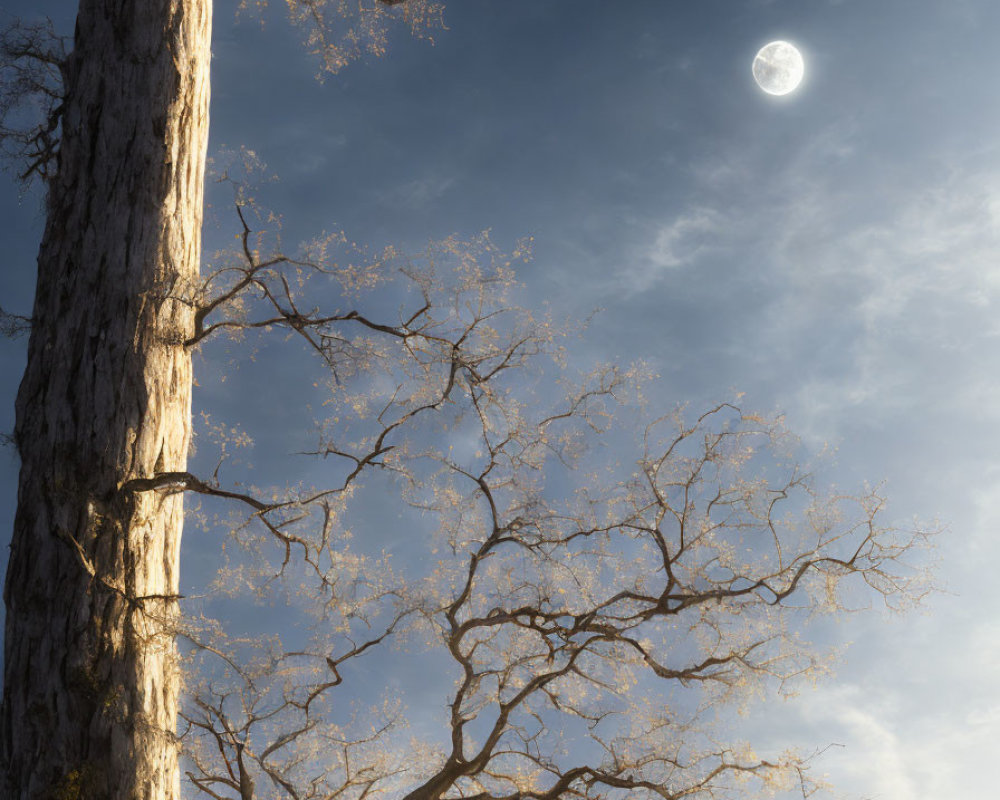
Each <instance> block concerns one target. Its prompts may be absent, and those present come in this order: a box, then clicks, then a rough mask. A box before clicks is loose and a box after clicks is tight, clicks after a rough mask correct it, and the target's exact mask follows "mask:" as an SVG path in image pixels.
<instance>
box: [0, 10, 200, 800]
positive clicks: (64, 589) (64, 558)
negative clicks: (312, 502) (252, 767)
mask: <svg viewBox="0 0 1000 800" xmlns="http://www.w3.org/2000/svg"><path fill="white" fill-rule="evenodd" d="M210 25H211V0H81V4H80V10H79V17H78V20H77V32H76V43H75V49H74V52H73V54H72V55H71V56H70V60H69V63H68V72H67V103H66V107H65V114H64V117H63V136H62V142H61V151H60V156H59V159H60V160H59V164H58V171H57V174H56V177H55V178H54V181H53V183H52V185H51V186H50V190H49V199H48V219H47V225H46V230H45V234H44V238H43V240H42V244H41V248H40V252H39V259H38V286H37V290H36V298H35V306H34V313H33V328H32V334H31V340H30V344H29V352H28V365H27V369H26V371H25V375H24V378H23V380H22V383H21V387H20V392H19V394H18V398H17V426H16V429H15V438H16V441H17V445H18V448H19V450H20V454H21V461H22V466H21V475H20V484H19V489H18V509H17V517H16V520H15V523H14V536H13V544H12V548H11V558H10V566H9V569H8V574H7V583H6V588H5V592H4V600H5V602H6V605H7V628H6V643H5V674H4V694H3V707H2V715H0V758H2V763H0V791H2V796H3V797H4V798H11V799H12V800H13V799H14V798H17V799H19V800H21V799H27V798H32V800H35V799H36V798H61V799H63V800H68V799H69V798H88V800H104V798H108V799H109V800H111V799H114V800H119V799H121V800H125V798H128V800H136V799H138V798H142V800H147V799H148V800H153V799H154V798H155V799H156V800H166V799H167V798H170V800H176V798H178V797H179V773H178V767H177V748H176V744H175V726H176V703H177V690H178V685H177V676H176V664H175V651H174V644H173V640H172V636H171V635H170V619H171V618H172V616H173V615H174V613H175V609H176V601H175V600H174V599H172V596H174V595H176V593H177V588H178V556H179V551H180V536H181V523H182V508H181V496H180V495H179V494H176V495H165V494H162V493H157V492H146V493H143V494H140V495H132V494H131V493H129V492H124V491H122V490H121V487H122V486H123V484H124V483H125V482H126V481H128V480H130V479H133V478H149V477H151V476H153V475H154V474H156V473H157V472H160V471H182V470H184V469H185V466H186V464H185V462H186V457H187V446H188V438H189V433H190V391H191V363H190V357H189V354H188V353H187V352H186V350H185V348H184V345H183V342H184V341H185V339H187V338H188V337H189V336H190V335H191V332H192V330H193V313H192V309H191V308H190V307H189V306H188V305H186V304H185V303H183V302H180V301H178V300H176V299H173V297H172V296H171V295H173V296H176V295H177V294H178V293H179V290H180V289H181V288H182V287H185V286H190V285H191V283H192V281H193V280H194V278H195V277H196V275H197V269H198V260H199V249H200V227H201V213H202V192H203V181H204V162H205V149H206V141H207V131H208V89H209V83H208V67H209V58H210V55H209V54H210V49H209V34H210Z"/></svg>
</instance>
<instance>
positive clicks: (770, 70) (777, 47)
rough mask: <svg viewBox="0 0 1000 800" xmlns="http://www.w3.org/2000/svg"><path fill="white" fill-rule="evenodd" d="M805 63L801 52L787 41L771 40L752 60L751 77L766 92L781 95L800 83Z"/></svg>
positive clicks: (792, 89)
mask: <svg viewBox="0 0 1000 800" xmlns="http://www.w3.org/2000/svg"><path fill="white" fill-rule="evenodd" d="M805 71H806V65H805V62H804V61H803V60H802V53H800V52H799V51H798V48H796V47H795V45H793V44H789V43H788V42H781V41H778V42H771V43H770V44H766V45H764V46H763V47H762V48H760V50H759V51H758V52H757V56H756V58H754V60H753V79H754V80H755V81H757V85H758V86H759V87H760V88H761V89H763V90H764V91H765V92H767V93H768V94H775V95H782V94H788V93H789V92H791V91H794V90H795V88H796V87H797V86H798V85H799V84H800V83H802V76H803V75H805Z"/></svg>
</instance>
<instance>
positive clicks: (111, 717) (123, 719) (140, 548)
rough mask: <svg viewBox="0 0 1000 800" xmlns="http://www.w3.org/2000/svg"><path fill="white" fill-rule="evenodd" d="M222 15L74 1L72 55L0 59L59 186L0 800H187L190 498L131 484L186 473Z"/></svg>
mask: <svg viewBox="0 0 1000 800" xmlns="http://www.w3.org/2000/svg"><path fill="white" fill-rule="evenodd" d="M414 2H415V4H416V5H417V6H425V5H426V1H425V0H414ZM292 5H293V6H294V5H295V4H292ZM327 5H329V6H330V7H331V8H332V9H333V11H337V10H338V6H340V5H343V4H338V3H329V4H327V3H323V2H309V3H307V4H304V5H303V7H304V8H305V7H308V8H309V9H311V10H312V12H313V14H312V17H311V20H303V21H306V22H308V21H311V22H313V23H315V24H317V25H318V24H320V23H324V24H325V22H326V19H325V18H324V17H322V15H321V13H320V12H322V11H323V10H324V7H325V6H327ZM377 8H378V10H379V11H385V12H387V13H388V12H390V9H388V8H387V7H386V8H383V7H382V6H381V5H378V7H377ZM359 9H360V7H359ZM293 10H294V9H293ZM344 10H345V12H350V8H349V7H347V6H345V7H344ZM211 11H212V4H211V0H142V1H141V2H139V0H126V1H125V2H118V1H116V2H111V0H81V3H80V7H79V13H78V17H77V24H76V31H75V35H74V41H73V48H72V52H70V53H69V54H68V55H64V54H63V51H62V49H61V48H62V42H61V40H60V39H59V38H58V37H55V36H54V35H52V34H51V31H50V28H49V26H46V25H41V26H32V25H26V24H15V25H13V26H11V27H9V28H8V29H7V30H6V32H5V35H4V37H3V46H2V47H0V69H2V71H3V78H4V88H3V92H2V93H0V139H2V143H3V145H4V147H5V149H6V151H7V152H8V153H9V154H13V155H14V156H20V157H22V162H21V166H20V167H19V168H18V174H19V175H20V176H21V177H23V178H25V179H28V178H31V177H33V176H41V177H42V178H44V179H45V180H46V183H47V208H46V212H47V221H46V228H45V233H44V237H43V240H42V243H41V247H40V250H39V257H38V280H37V289H36V297H35V303H34V309H33V311H32V314H31V317H30V319H31V336H30V340H29V346H28V365H27V368H26V371H25V375H24V378H23V380H22V383H21V386H20V391H19V394H18V400H17V422H16V427H15V433H14V438H15V442H16V445H17V447H18V451H19V453H20V456H21V473H20V484H19V490H18V510H17V516H16V520H15V525H14V534H13V543H12V549H11V558H10V565H9V569H8V575H7V581H6V585H5V594H4V598H5V603H6V606H7V622H6V639H5V664H4V668H5V678H4V696H3V704H2V710H0V792H2V794H3V796H4V797H11V798H38V797H48V796H58V797H96V798H130V800H131V799H133V798H139V797H141V798H150V799H151V800H152V798H176V797H177V796H178V792H179V788H178V787H179V779H178V776H179V773H178V769H177V763H176V760H177V759H176V744H175V733H174V731H175V718H176V694H177V681H176V674H175V673H176V668H175V664H174V662H175V657H174V647H173V644H172V635H171V634H170V632H169V625H168V626H167V627H164V622H165V621H167V622H168V621H169V620H170V619H171V617H172V616H173V615H174V614H175V609H176V594H177V574H178V556H179V550H180V533H181V522H182V507H181V498H180V495H170V496H159V495H156V494H151V493H147V494H141V493H140V494H137V493H134V492H128V491H123V487H124V486H125V485H126V484H127V483H128V482H129V481H131V480H137V479H138V480H143V479H149V478H153V477H155V476H156V475H158V474H160V473H162V472H165V471H166V472H170V471H176V470H183V469H184V468H185V464H186V456H187V448H188V439H189V432H190V387H191V363H190V351H191V343H190V341H189V340H190V339H191V337H192V333H193V331H194V325H195V309H194V308H192V307H191V306H190V305H188V304H186V303H185V302H183V301H182V300H181V299H179V297H181V295H180V294H178V291H182V287H184V286H190V285H193V284H194V283H196V279H197V274H198V262H199V259H200V230H201V220H202V194H203V181H204V165H205V148H206V142H207V133H208V97H209V71H208V66H209V60H210V43H209V38H210V23H211ZM359 13H360V12H359ZM392 13H408V12H392ZM355 16H356V17H357V18H358V19H359V20H361V21H366V20H371V19H372V18H373V17H372V14H370V13H368V14H360V16H358V15H357V14H356V15H355ZM378 19H379V20H381V19H382V17H381V16H378ZM368 30H370V31H371V32H372V33H373V34H375V33H377V30H378V27H377V25H376V24H375V23H372V24H371V25H369V27H368ZM347 31H348V32H347V34H346V35H347V36H348V38H351V34H350V28H349V27H348V29H347ZM330 66H335V64H333V63H331V64H330ZM32 104H34V106H35V111H36V113H35V114H34V115H32V114H31V113H25V112H30V110H31V107H32ZM175 290H176V291H175ZM11 319H12V318H11V317H9V316H5V317H4V324H5V325H6V324H8V323H9V322H10V321H11ZM13 319H14V320H15V321H16V318H13Z"/></svg>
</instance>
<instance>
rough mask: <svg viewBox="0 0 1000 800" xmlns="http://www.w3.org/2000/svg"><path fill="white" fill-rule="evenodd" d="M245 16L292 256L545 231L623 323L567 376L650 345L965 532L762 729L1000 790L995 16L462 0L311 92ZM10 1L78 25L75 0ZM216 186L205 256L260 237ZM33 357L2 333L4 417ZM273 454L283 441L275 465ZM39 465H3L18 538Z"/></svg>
mask: <svg viewBox="0 0 1000 800" xmlns="http://www.w3.org/2000/svg"><path fill="white" fill-rule="evenodd" d="M235 5H236V4H235V3H233V2H218V3H217V4H216V9H215V23H214V24H215V38H214V44H213V55H214V60H213V89H212V92H213V94H212V133H211V143H210V150H211V152H212V153H214V154H219V153H221V152H222V151H223V150H224V148H238V147H240V146H245V147H248V148H251V149H252V150H253V151H254V152H256V153H257V154H258V156H259V157H260V158H261V159H262V160H263V161H264V162H266V164H267V167H268V172H269V173H273V174H275V175H277V176H279V178H278V180H276V181H274V182H271V183H268V184H267V186H266V189H262V193H266V203H267V204H268V205H269V206H270V207H272V208H275V209H278V210H280V212H281V214H282V215H283V218H284V225H285V228H284V238H285V239H286V241H298V240H300V239H305V238H307V237H308V236H310V235H313V234H315V233H316V232H318V231H321V230H323V229H334V228H343V229H344V230H346V231H348V232H349V233H350V235H351V237H352V238H354V239H356V240H357V241H359V242H365V243H368V244H369V245H371V246H372V247H374V248H379V247H382V246H384V245H386V244H389V243H393V244H397V245H399V246H401V247H403V248H404V249H405V248H409V249H418V248H420V247H421V246H422V245H423V244H424V243H426V241H427V240H428V239H437V238H442V237H445V236H447V235H449V234H452V233H458V234H459V235H461V236H471V235H474V234H475V233H477V232H479V231H482V230H484V229H490V230H491V235H492V237H493V240H494V241H495V242H496V243H497V244H498V245H499V246H501V247H511V246H513V243H514V242H515V241H516V240H517V239H518V238H520V237H523V236H532V237H534V257H533V259H532V261H531V262H530V263H528V264H526V265H523V266H520V267H519V268H518V279H519V280H520V281H522V282H523V283H524V285H525V287H526V289H525V292H524V296H525V297H527V298H530V299H531V301H532V302H538V301H542V300H544V301H547V302H548V303H549V304H550V305H551V307H552V309H553V311H554V313H556V314H557V315H559V314H562V315H566V316H569V317H571V318H574V319H583V318H586V317H587V316H588V315H589V314H590V313H591V311H592V310H593V309H595V308H597V307H600V308H601V309H602V310H601V312H600V313H599V314H598V315H596V316H595V317H594V319H593V322H592V323H591V326H590V328H589V329H588V332H587V333H586V334H585V335H584V337H583V338H582V339H581V340H580V341H578V342H574V343H573V345H572V346H573V348H574V349H573V356H574V359H575V360H578V361H579V362H581V363H583V362H587V361H591V360H596V359H606V360H621V361H623V362H625V361H631V360H632V359H635V358H642V359H645V360H647V361H648V362H649V363H650V364H651V366H652V367H653V368H654V369H655V370H656V372H657V373H659V375H660V376H662V377H661V380H660V381H659V382H658V383H657V384H656V393H655V396H654V397H653V398H652V400H653V402H655V403H659V404H661V405H663V406H665V407H672V406H673V405H675V404H677V403H689V404H690V406H691V407H692V408H700V407H703V406H705V405H707V404H709V403H712V402H714V401H717V400H719V399H726V398H730V397H732V396H733V393H734V392H743V393H745V394H744V399H743V403H744V404H745V405H746V406H747V407H751V408H756V409H761V410H764V411H780V412H782V413H784V415H785V416H786V419H787V423H788V426H789V427H790V428H791V429H792V430H793V431H795V432H797V433H798V434H799V435H800V436H801V437H802V440H803V443H804V446H805V447H806V448H807V449H808V450H809V451H810V452H813V453H819V452H820V451H822V450H823V448H824V447H828V448H829V449H830V451H831V452H832V455H830V456H828V457H827V458H826V459H825V461H824V468H823V475H822V477H823V478H824V479H826V480H829V481H832V482H834V483H836V484H837V485H838V486H841V487H843V488H845V489H850V488H852V487H859V486H861V485H863V483H864V482H865V481H869V482H871V483H879V482H883V481H884V485H885V492H886V493H887V495H888V497H889V499H890V501H891V506H890V515H889V516H890V518H891V519H892V520H894V521H898V522H899V523H900V524H901V525H910V524H913V523H912V520H913V519H914V518H916V519H917V520H920V521H921V524H925V525H928V524H934V521H935V520H938V521H940V524H941V526H942V527H943V528H944V529H945V533H944V534H943V535H942V536H940V537H939V540H938V548H939V550H938V556H939V559H940V565H939V571H938V582H939V584H940V585H941V586H942V587H943V591H941V592H940V593H939V594H937V595H936V596H934V597H932V598H930V599H929V600H928V601H927V603H926V604H925V607H924V609H923V610H922V611H921V612H917V613H915V614H910V615H908V616H906V617H904V618H902V619H900V618H890V617H887V616H885V615H883V614H880V613H878V612H877V611H876V612H873V613H871V614H865V615H855V616H852V617H851V618H849V619H847V620H845V621H844V622H843V623H842V624H841V625H838V626H836V627H835V628H834V629H832V630H831V631H829V632H828V635H829V636H830V637H831V639H832V640H833V641H834V642H838V643H839V642H848V641H850V642H852V645H851V647H850V648H849V649H848V650H847V651H846V652H845V654H844V655H843V657H842V658H841V659H840V663H839V665H838V669H837V672H836V675H835V676H834V677H833V678H832V679H829V680H827V681H825V682H824V683H823V684H821V685H820V686H819V687H818V688H816V689H815V690H809V691H804V692H803V693H802V694H801V695H800V696H799V697H798V698H797V699H795V700H794V701H791V702H788V703H784V704H782V706H781V708H779V709H774V710H773V711H772V712H769V713H771V714H772V716H769V717H767V719H768V722H767V728H766V730H765V731H763V733H762V735H764V736H765V738H769V739H773V740H774V741H775V742H778V743H780V742H785V743H789V742H791V743H798V744H801V745H803V746H804V747H807V748H812V747H816V748H821V747H823V746H825V745H826V744H828V743H831V742H835V743H837V744H838V745H843V746H842V747H836V748H831V749H830V750H828V751H827V752H826V754H825V755H824V757H823V758H822V760H821V762H820V765H819V770H820V771H823V772H827V773H828V774H829V778H830V780H831V781H832V782H834V783H835V784H836V785H837V786H838V787H839V788H840V789H841V790H843V791H844V793H845V794H846V796H848V797H852V798H858V799H860V798H873V799H875V798H877V800H931V798H935V799H936V798H938V797H941V796H946V797H947V796H954V797H963V798H969V800H976V798H987V797H992V796H994V794H995V778H994V777H993V776H992V775H991V774H990V772H991V771H990V770H989V769H988V765H990V764H991V763H992V760H993V758H994V757H995V742H996V741H997V739H998V737H1000V682H998V681H997V680H996V678H997V673H996V666H995V665H996V664H997V663H998V661H1000V621H998V620H1000V585H998V584H997V582H996V580H995V577H994V574H993V570H992V569H991V568H990V566H991V564H992V563H996V562H997V561H998V559H1000V537H998V536H997V535H996V531H997V526H998V522H1000V463H998V461H997V459H996V456H995V454H996V452H997V450H998V446H1000V433H997V431H998V430H1000V426H998V422H1000V377H997V376H1000V322H998V320H1000V313H998V312H1000V144H998V142H1000V136H998V135H997V134H998V132H1000V102H997V97H996V75H997V74H1000V50H998V48H997V47H996V35H995V31H996V30H997V29H998V25H1000V6H998V5H997V4H996V3H995V2H993V0H951V2H948V3H940V2H937V1H936V0H807V2H802V0H726V1H725V2H723V1H722V0H703V2H700V3H664V2H660V0H619V2H601V1H600V0H572V1H571V0H451V2H449V3H447V7H446V12H445V21H446V23H447V30H444V31H439V32H438V33H437V34H436V35H435V40H434V42H433V44H431V43H428V42H427V41H421V40H411V39H409V38H407V36H406V35H405V34H404V33H403V32H402V31H398V32H396V34H395V35H394V36H393V38H392V41H391V46H390V52H389V54H388V55H387V57H386V58H384V59H380V60H369V59H366V60H362V61H361V62H358V63H354V64H352V65H350V66H349V67H348V68H347V69H345V70H344V71H343V72H342V73H341V74H338V75H334V76H328V77H327V78H326V79H325V80H324V81H322V82H318V81H316V80H314V76H315V73H316V72H317V65H316V64H315V63H314V62H313V61H311V60H310V58H309V57H308V56H307V55H305V54H304V52H303V50H302V48H301V46H300V44H299V33H298V32H296V31H294V30H292V29H290V28H288V27H287V26H286V25H285V24H284V23H283V22H282V21H281V19H280V17H279V16H273V17H269V18H268V21H267V24H266V25H265V26H263V27H261V26H260V25H259V24H257V23H256V22H253V21H250V20H247V19H243V20H240V21H237V20H236V15H235V10H234V6H235ZM0 9H3V10H4V11H6V12H9V13H11V14H22V15H25V16H32V15H37V14H43V13H45V14H48V15H50V16H51V17H52V18H53V20H54V21H55V23H56V25H57V27H59V28H60V29H61V30H63V31H65V32H71V30H72V18H73V13H74V3H73V2H71V1H70V0H31V1H30V2H28V1H27V0H24V1H23V2H22V1H19V2H13V0H0ZM776 39H784V40H788V41H790V42H793V43H794V44H795V45H797V46H798V47H799V48H800V50H801V51H802V53H803V56H804V58H805V64H806V75H805V79H804V81H803V83H802V85H801V86H800V87H799V88H798V89H797V90H796V91H795V92H793V93H792V94H790V95H787V96H784V97H774V96H770V95H767V94H765V93H763V92H762V91H760V90H759V89H758V88H757V87H756V85H755V84H754V82H753V78H752V76H751V71H750V65H751V63H752V60H753V57H754V54H755V53H756V52H757V50H758V49H759V48H760V47H761V46H762V45H764V44H766V43H767V42H770V41H772V40H776ZM209 197H210V200H211V201H212V208H211V209H210V212H209V221H208V227H207V228H206V233H205V237H206V250H210V249H211V248H212V247H214V246H221V244H223V243H225V241H226V240H227V239H231V238H232V231H233V230H234V228H233V226H232V219H231V216H229V215H227V210H226V209H227V198H226V196H225V191H224V189H220V188H219V187H213V188H210V192H209ZM0 219H3V220H4V224H3V226H2V229H0V252H3V253H4V255H5V257H4V260H3V263H2V266H0V305H2V306H3V307H4V308H5V309H7V310H9V311H14V312H18V313H23V314H28V313H30V308H31V296H32V291H33V276H34V270H33V262H34V256H35V252H36V249H37V242H38V237H39V235H40V227H41V223H42V211H41V202H40V195H39V193H38V192H37V190H32V191H28V192H24V191H22V190H21V189H19V188H18V187H17V186H16V185H15V184H14V183H13V181H11V180H7V179H5V180H3V181H2V182H0ZM25 344H26V343H25V341H24V340H19V341H14V342H10V341H0V376H2V377H0V394H2V397H0V430H5V431H9V430H11V429H12V427H13V397H14V393H15V391H16V386H17V382H18V379H19V376H20V373H21V371H22V369H23V363H24V356H25ZM217 357H218V358H220V359H221V358H222V357H223V356H222V355H221V354H219V355H218V356H217ZM264 357H265V358H267V357H268V356H267V354H266V353H265V354H264ZM209 366H210V364H209ZM267 366H268V368H269V369H271V370H273V373H272V374H274V375H275V376H280V375H281V374H282V372H281V371H282V369H283V368H284V365H283V364H282V363H280V362H277V361H274V362H271V363H269V364H268V365H267ZM196 368H197V366H196ZM240 381H241V378H240V377H239V376H236V377H234V378H233V379H232V381H231V383H230V384H229V387H231V388H227V387H223V386H220V385H216V384H214V383H210V382H209V381H206V382H205V384H206V385H205V388H204V389H203V390H201V391H200V392H199V393H196V396H195V403H196V406H197V410H209V411H211V412H212V413H213V414H214V415H216V416H218V417H219V418H222V419H226V418H230V417H241V421H242V422H243V424H244V426H245V427H246V428H247V429H250V430H252V429H253V428H254V422H255V421H256V422H258V423H260V421H261V414H262V412H259V411H255V410H254V409H253V408H249V409H248V408H247V407H246V402H245V398H246V395H245V394H243V393H241V392H240V391H239V387H240V386H241V383H240ZM278 383H280V381H278ZM254 391H255V392H258V393H260V396H261V397H265V396H266V397H270V396H271V395H270V394H268V393H271V392H273V391H275V389H274V387H273V386H270V385H268V386H259V387H256V388H255V389H254ZM264 427H265V428H267V427H268V426H267V425H265V426H264ZM279 446H280V444H279V443H278V442H277V441H276V440H275V438H274V436H273V435H272V433H270V432H269V431H268V430H264V431H263V432H262V436H261V438H260V439H259V441H258V453H259V452H261V451H263V452H265V453H266V448H267V447H279ZM16 469H17V466H16V459H15V456H14V455H13V453H12V452H11V451H10V450H9V449H6V450H5V451H4V452H2V453H0V537H9V530H10V527H11V520H12V518H13V513H14V497H15V491H16ZM188 552H190V550H189V551H188Z"/></svg>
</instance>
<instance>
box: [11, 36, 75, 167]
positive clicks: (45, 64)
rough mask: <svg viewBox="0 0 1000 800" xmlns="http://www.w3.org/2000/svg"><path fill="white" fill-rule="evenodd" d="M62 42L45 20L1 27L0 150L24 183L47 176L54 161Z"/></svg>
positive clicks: (60, 103) (59, 113)
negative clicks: (36, 177) (13, 165)
mask: <svg viewBox="0 0 1000 800" xmlns="http://www.w3.org/2000/svg"><path fill="white" fill-rule="evenodd" d="M66 41H67V40H66V38H65V37H62V36H59V35H58V34H56V32H55V29H54V27H53V25H52V21H51V20H49V19H45V20H44V21H42V22H36V23H29V22H23V21H21V20H14V21H13V22H11V23H10V24H8V25H7V26H6V27H5V28H4V29H3V30H2V31H0V152H2V154H3V156H4V157H5V158H6V159H8V160H9V161H10V162H11V163H13V164H16V165H17V166H16V169H17V175H18V179H19V180H20V181H22V182H23V183H28V182H29V181H30V180H31V179H32V178H33V177H35V176H36V175H37V176H38V177H40V178H42V179H43V180H48V179H50V178H51V177H52V174H53V171H54V168H55V165H56V156H57V154H58V152H59V126H60V123H61V120H62V109H63V96H64V94H63V93H64V81H65V68H66Z"/></svg>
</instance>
